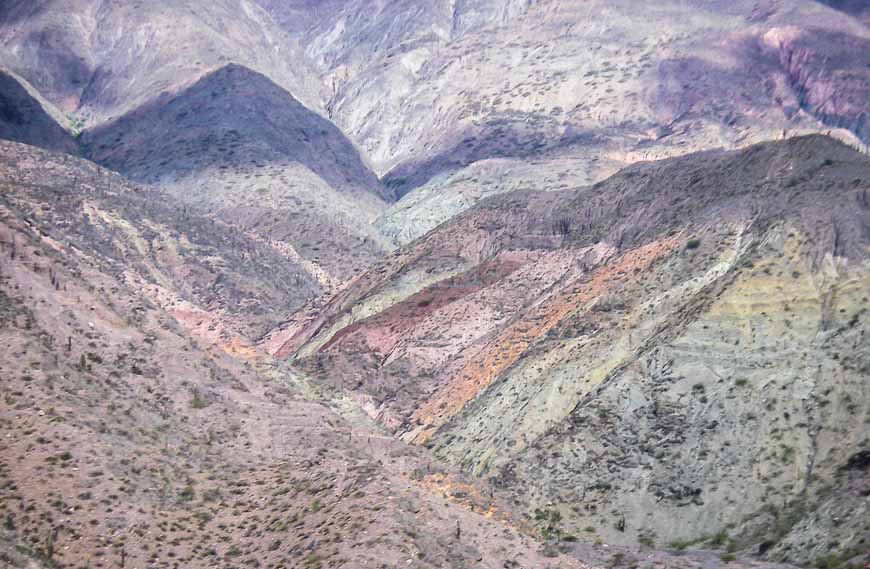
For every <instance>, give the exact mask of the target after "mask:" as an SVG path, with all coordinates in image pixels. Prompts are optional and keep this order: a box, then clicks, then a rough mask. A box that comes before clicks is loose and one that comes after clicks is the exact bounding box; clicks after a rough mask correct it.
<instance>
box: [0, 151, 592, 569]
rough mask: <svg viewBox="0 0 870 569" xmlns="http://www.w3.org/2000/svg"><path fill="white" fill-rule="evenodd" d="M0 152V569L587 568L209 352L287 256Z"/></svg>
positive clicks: (273, 370) (448, 481) (56, 165)
mask: <svg viewBox="0 0 870 569" xmlns="http://www.w3.org/2000/svg"><path fill="white" fill-rule="evenodd" d="M0 156H2V160H0V187H2V189H3V191H2V192H0V252H2V264H0V339H2V343H3V345H4V350H3V351H2V355H0V370H2V374H3V386H4V390H3V398H2V399H0V426H2V429H3V432H4V433H16V434H17V435H20V436H14V437H13V436H9V437H6V436H4V437H3V438H2V440H0V518H2V520H3V525H2V527H0V563H2V564H3V566H4V567H36V568H42V567H45V568H49V567H79V566H88V565H90V566H107V565H112V566H116V565H117V566H127V567H134V566H135V567H144V566H153V567H175V566H182V565H183V566H185V567H214V566H221V567H240V566H247V565H251V564H253V565H258V564H261V565H272V566H279V565H281V566H286V567H312V568H313V567H363V566H366V565H372V566H373V565H374V564H375V563H378V564H380V563H392V564H393V565H398V564H402V565H408V563H407V560H408V559H412V560H413V562H414V566H416V567H426V568H435V567H445V566H455V567H471V566H478V567H492V568H498V567H503V566H505V565H506V564H507V565H508V566H510V564H512V563H520V564H522V565H524V566H532V567H544V566H548V565H549V564H550V563H553V564H558V565H559V566H560V567H566V568H576V569H581V568H582V567H583V565H581V564H580V563H579V562H577V561H575V560H573V559H570V558H568V557H566V556H564V555H563V554H560V553H559V552H558V551H554V552H546V555H545V553H544V552H543V551H542V546H541V545H540V544H539V543H538V542H536V541H535V540H534V539H532V538H530V537H529V535H528V534H529V529H528V528H526V527H525V526H523V525H522V524H518V523H514V522H512V521H511V519H512V513H511V510H510V506H509V505H508V504H507V503H503V501H502V499H501V497H500V493H499V492H497V491H494V490H492V489H488V488H487V487H486V486H485V485H483V484H482V483H478V482H475V481H474V480H471V479H468V478H466V477H464V476H462V475H461V474H460V473H458V472H455V471H454V470H452V469H450V468H449V467H445V466H444V465H441V464H440V463H439V462H438V461H437V460H434V459H432V458H431V457H429V456H427V455H426V453H424V452H421V449H415V448H411V447H407V446H405V445H403V444H402V443H400V442H399V441H395V440H392V439H390V438H388V437H384V436H383V435H382V434H381V433H379V432H378V431H376V430H375V429H373V428H371V426H367V425H366V424H364V423H361V422H360V421H355V422H353V421H350V420H348V419H345V418H342V417H340V416H339V415H337V414H336V413H335V412H334V411H333V410H331V409H330V408H329V407H327V406H326V404H324V403H321V402H317V401H314V400H312V396H311V394H310V389H312V387H311V386H307V385H306V383H305V379H304V378H303V377H301V376H299V375H297V374H295V373H294V372H292V370H288V369H287V368H286V367H285V366H284V365H282V364H281V363H280V362H275V361H272V360H270V359H269V358H267V357H266V356H265V355H262V354H260V355H258V354H256V353H255V352H254V350H251V349H247V350H246V349H245V346H244V345H242V342H241V341H240V340H238V339H235V338H232V337H226V333H228V331H229V328H230V325H229V323H232V322H238V321H244V319H245V318H247V317H249V316H258V320H257V321H258V322H261V323H262V322H266V321H267V320H268V314H263V312H264V310H265V309H266V307H267V306H268V302H270V298H269V294H270V292H271V291H272V289H273V286H274V285H275V283H280V284H281V285H282V286H283V290H282V292H283V296H282V298H284V299H287V298H291V297H292V295H293V294H294V293H296V294H298V292H297V289H298V288H300V287H304V286H311V285H310V283H309V284H307V285H306V284H305V282H304V276H303V275H302V273H301V271H299V269H298V268H293V266H292V264H291V263H290V262H288V261H286V260H284V262H283V263H281V262H278V260H277V259H275V256H276V254H274V253H270V252H269V250H268V249H267V248H264V247H263V246H261V245H258V244H257V243H256V242H255V241H245V238H244V235H243V234H241V233H239V232H237V231H235V230H233V229H231V228H225V227H221V225H220V224H215V223H212V222H211V221H210V220H208V219H206V218H198V217H196V216H195V215H192V214H188V213H186V212H185V211H184V208H183V207H178V206H177V204H174V203H173V201H172V198H170V197H168V196H165V195H163V196H161V195H160V194H159V193H157V192H155V191H153V190H151V189H149V188H140V187H136V186H132V185H130V184H129V183H128V182H126V181H124V180H123V179H122V178H121V177H120V176H118V175H116V174H114V173H112V172H109V171H106V170H102V169H99V168H97V167H95V166H93V165H92V164H89V163H88V162H85V161H83V160H79V159H75V158H71V157H69V156H65V155H62V154H52V153H46V152H43V151H40V150H38V149H36V148H34V147H31V146H27V145H22V144H15V143H8V142H2V143H0ZM218 268H219V270H216V269H218ZM210 271H214V272H216V273H218V274H217V275H216V276H215V277H214V283H213V286H212V287H211V288H209V289H206V286H205V284H206V283H207V282H208V281H209V278H207V276H206V273H208V272H210ZM294 274H295V275H296V277H295V282H294ZM250 293H253V294H250ZM218 311H223V314H224V315H225V316H226V320H225V321H220V320H219V319H218V318H216V317H215V313H216V312H218ZM234 317H235V318H234ZM224 322H226V323H227V324H226V325H224Z"/></svg>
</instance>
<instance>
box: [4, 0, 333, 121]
mask: <svg viewBox="0 0 870 569" xmlns="http://www.w3.org/2000/svg"><path fill="white" fill-rule="evenodd" d="M0 61H2V62H3V63H5V64H6V65H7V66H8V67H9V68H10V69H12V70H13V71H15V72H16V73H18V74H19V75H21V76H22V77H24V78H25V79H26V80H27V81H29V82H30V83H31V84H33V86H34V87H36V88H37V89H38V90H39V91H40V93H42V95H43V96H44V97H45V98H46V99H48V100H49V101H51V102H52V103H54V104H55V105H57V106H58V107H59V108H61V109H62V110H63V111H65V112H70V113H75V115H76V118H77V119H78V120H80V121H81V122H82V123H84V124H85V125H88V126H93V125H95V124H100V123H102V122H105V121H106V120H107V119H110V118H112V117H118V116H120V115H122V114H124V113H126V112H129V111H131V110H133V109H135V108H137V107H140V106H142V105H144V104H146V103H148V102H150V101H152V100H153V99H155V98H156V97H158V96H159V95H161V94H162V93H172V92H174V91H175V90H177V89H178V88H179V87H182V86H184V85H186V84H189V83H190V82H191V81H192V80H195V78H196V77H198V76H201V75H204V74H206V73H209V72H210V71H213V70H214V69H216V68H219V67H222V66H224V65H226V64H228V63H233V62H234V63H238V64H241V65H244V66H246V67H249V68H251V69H255V70H257V71H260V72H262V73H266V74H267V75H268V76H269V77H270V78H272V80H273V81H275V82H276V83H278V84H280V85H281V86H282V87H284V88H285V89H288V90H291V91H292V92H293V94H294V95H295V96H296V97H297V98H298V99H300V100H302V101H303V102H304V103H305V104H306V105H308V106H317V105H318V104H319V102H320V100H321V96H320V94H319V92H320V89H321V87H320V85H321V84H320V81H319V78H318V77H317V74H316V72H315V71H314V70H312V69H311V68H310V66H309V65H308V64H307V63H306V58H305V56H304V54H302V53H301V50H300V48H299V46H298V45H297V44H296V43H295V41H294V40H293V39H292V38H289V37H288V36H287V34H286V33H284V32H282V31H281V30H280V29H279V28H278V27H277V26H276V25H274V23H273V22H272V20H271V19H270V18H269V17H268V16H267V15H266V14H265V13H264V12H263V11H262V10H261V9H260V8H259V7H258V6H257V5H256V4H255V3H253V2H251V1H249V0H217V1H215V2H208V3H203V2H198V1H196V0H156V1H152V2H140V3H129V2H107V1H105V0H69V1H66V2H54V1H53V0H6V1H4V2H3V6H2V9H0Z"/></svg>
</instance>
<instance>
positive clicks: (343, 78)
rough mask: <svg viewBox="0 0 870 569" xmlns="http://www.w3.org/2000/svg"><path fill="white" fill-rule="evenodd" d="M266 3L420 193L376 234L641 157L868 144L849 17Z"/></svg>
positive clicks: (340, 119) (398, 234)
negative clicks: (814, 140) (794, 141)
mask: <svg viewBox="0 0 870 569" xmlns="http://www.w3.org/2000/svg"><path fill="white" fill-rule="evenodd" d="M260 3H261V5H263V7H264V8H265V9H266V10H267V11H269V13H270V14H271V15H272V16H273V18H274V19H275V20H276V21H277V22H278V23H279V24H282V25H283V26H284V27H285V28H286V29H288V30H289V31H290V32H291V33H293V34H296V35H300V37H302V38H303V39H302V41H301V43H302V44H303V45H305V46H306V53H307V55H308V56H309V58H310V59H311V60H312V61H313V62H314V63H315V64H316V65H317V66H318V67H319V68H320V69H321V70H322V73H323V76H324V82H325V83H326V85H327V86H330V85H331V86H332V89H333V93H332V95H331V96H330V98H329V101H328V103H327V104H326V109H327V111H328V113H329V116H330V118H331V119H332V120H334V121H335V122H336V124H337V125H338V126H339V127H340V128H341V129H342V130H343V131H344V132H346V133H347V134H348V136H349V137H350V138H351V139H352V140H354V141H355V142H356V143H357V144H358V145H359V147H360V148H361V149H362V150H363V152H364V153H365V154H366V155H367V156H368V157H369V159H370V160H371V163H372V165H373V168H374V169H375V171H376V172H377V173H378V174H379V175H381V176H382V177H383V178H384V179H385V181H386V183H388V184H389V185H390V186H391V187H393V188H394V189H395V190H396V191H397V192H398V193H399V194H400V195H403V194H408V195H407V196H406V199H403V200H402V201H400V202H399V203H398V204H396V205H395V206H394V207H393V208H391V210H389V211H388V212H387V213H386V214H385V215H384V217H383V219H382V220H381V222H380V223H379V226H380V227H381V229H382V231H384V233H385V234H386V235H388V236H389V237H391V238H392V239H394V240H395V241H397V242H399V243H407V242H409V241H411V240H413V239H414V238H416V237H419V236H421V235H423V234H424V233H426V232H427V231H428V230H430V229H432V228H434V227H435V226H437V225H438V224H439V223H441V222H443V221H445V220H447V219H449V218H450V217H451V216H453V215H455V214H456V213H458V212H459V211H462V210H463V209H464V208H466V207H468V206H470V205H472V204H474V203H476V201H478V200H479V199H481V198H483V197H486V196H488V195H492V194H494V193H499V192H505V191H511V190H515V189H520V188H528V189H545V190H558V189H560V188H565V187H577V186H582V185H587V184H590V183H594V182H596V181H599V180H601V179H603V178H605V177H607V176H609V175H610V174H612V173H614V172H616V171H617V170H618V169H619V168H621V167H622V166H625V165H627V164H630V163H632V162H634V161H636V160H648V159H655V158H666V157H668V156H676V155H682V154H686V153H689V152H693V151H698V150H705V149H711V148H720V147H724V148H739V147H743V146H747V145H749V144H752V143H755V142H760V141H763V140H769V139H772V138H776V137H780V136H781V135H782V132H783V131H790V132H813V131H814V132H827V131H829V130H834V131H836V132H835V134H838V136H841V137H843V139H844V140H847V141H849V142H850V143H855V142H857V141H858V140H860V141H862V143H863V144H866V143H867V142H868V131H867V117H868V115H870V108H868V106H867V105H868V103H867V97H866V93H867V91H868V90H870V76H868V72H867V68H868V63H870V61H868V55H867V54H868V53H870V49H868V45H867V42H868V40H870V29H868V27H867V25H866V22H864V21H863V20H861V19H859V18H856V17H855V14H857V11H856V10H857V9H856V8H855V7H854V6H851V5H849V6H847V4H849V3H835V4H838V5H837V6H833V7H828V6H824V5H822V4H820V3H818V2H815V1H798V2H787V3H786V2H775V1H764V2H758V1H756V0H751V1H750V0H745V1H743V0H741V1H738V2H688V3H687V2H684V1H682V0H679V1H678V0H674V1H670V0H668V1H665V2H655V3H643V4H638V3H637V2H631V1H628V0H625V1H617V2H613V1H607V2H604V1H595V2H589V1H587V0H583V1H580V0H559V1H549V2H529V1H525V0H523V1H511V2H504V1H495V0H475V1H449V2H448V1H446V0H444V1H439V2H427V3H421V2H415V1H411V0H409V1H404V2H383V3H376V4H375V5H374V6H373V5H372V3H371V2H364V1H357V0H348V1H344V2H327V3H323V4H322V5H320V4H318V7H317V9H316V10H315V9H310V10H309V14H308V17H307V18H306V17H304V16H301V15H300V14H301V12H303V11H304V10H305V8H307V7H310V6H311V3H310V2H304V1H299V2H292V1H291V2H272V1H268V0H261V2H260ZM850 6H851V7H850ZM836 8H840V9H836Z"/></svg>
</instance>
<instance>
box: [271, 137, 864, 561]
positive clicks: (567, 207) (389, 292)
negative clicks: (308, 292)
mask: <svg viewBox="0 0 870 569" xmlns="http://www.w3.org/2000/svg"><path fill="white" fill-rule="evenodd" d="M868 179H870V160H868V159H867V158H866V157H865V156H863V155H861V154H859V153H857V152H855V151H854V150H851V149H849V148H847V147H846V146H845V145H843V144H841V143H839V142H836V141H834V140H832V139H829V138H825V137H822V136H810V137H800V138H795V139H790V140H786V141H782V142H776V143H765V144H761V145H757V146H753V147H750V148H748V149H746V150H742V151H737V152H731V153H726V152H721V151H718V152H707V153H702V154H698V155H692V156H688V157H685V158H679V159H672V160H668V161H664V162H652V163H646V164H639V165H636V166H632V167H630V168H627V169H625V170H623V171H622V172H620V173H619V174H617V175H615V176H613V177H612V178H609V179H608V180H606V181H604V182H602V183H599V184H596V185H594V186H590V187H587V188H583V189H580V190H570V191H569V190H566V191H561V192H528V191H525V192H523V191H519V192H512V193H507V194H504V195H501V196H497V197H494V198H490V199H488V200H484V201H483V202H481V203H480V204H478V205H477V206H476V207H474V208H472V209H470V210H469V211H467V212H466V213H464V214H462V215H460V216H458V217H457V218H456V219H455V220H454V221H452V222H450V223H447V224H445V225H443V226H441V227H439V228H438V229H436V230H435V231H433V232H432V233H430V234H429V235H427V236H426V237H424V238H423V239H421V240H419V241H417V242H415V243H413V244H411V245H410V246H408V247H406V248H404V249H402V250H401V251H400V253H399V254H398V255H396V256H393V257H391V258H390V259H388V260H386V261H384V262H383V263H381V264H379V265H377V266H376V267H374V268H373V269H371V270H370V271H368V272H367V273H366V274H364V275H363V276H362V277H360V278H359V279H358V280H357V281H356V282H355V283H354V284H353V286H351V287H349V288H348V289H346V290H345V291H343V292H342V293H340V294H339V295H337V296H336V297H335V298H334V299H333V300H332V302H331V303H330V304H329V305H328V307H327V309H326V310H324V312H323V313H322V314H321V315H320V317H319V318H318V319H315V320H314V321H312V322H311V323H309V324H307V325H306V326H303V327H301V329H298V330H296V331H295V334H294V335H292V336H291V337H289V338H288V339H287V342H286V343H285V345H284V346H283V348H282V349H280V350H277V351H276V353H277V354H278V355H285V354H295V357H296V359H297V360H298V361H299V363H300V364H301V365H302V366H303V368H304V369H305V370H307V371H308V372H309V373H311V374H314V375H316V376H317V377H319V378H320V379H321V381H323V382H327V383H331V384H333V385H336V386H337V387H339V388H342V389H344V390H347V392H348V393H350V394H352V396H353V397H354V398H356V400H358V401H359V402H360V404H362V405H363V406H364V407H365V408H366V409H368V410H369V413H370V414H371V415H372V416H373V417H375V418H376V419H378V420H379V421H381V422H382V423H383V424H384V425H385V426H387V427H388V428H390V429H391V430H392V431H394V432H395V433H396V435H397V436H399V437H400V438H404V439H405V440H407V441H409V442H414V443H417V444H423V445H425V446H427V447H430V448H432V449H434V451H435V452H436V454H437V455H439V456H441V457H443V458H446V459H447V460H449V461H450V462H452V463H454V464H457V465H461V466H463V467H464V468H465V469H466V470H468V471H470V472H474V473H475V474H477V475H480V476H483V477H487V478H491V479H492V480H494V481H495V483H496V484H499V485H501V487H503V488H505V489H510V491H511V493H512V494H513V495H514V497H515V500H516V501H518V502H519V503H522V504H524V506H525V507H526V509H527V512H528V513H529V515H530V516H532V515H533V514H534V512H536V511H537V512H558V515H559V518H560V519H561V524H562V526H561V528H560V530H561V531H563V532H565V533H571V534H575V535H576V534H577V533H579V532H581V531H582V530H583V528H586V527H593V528H595V530H594V531H595V533H596V534H597V535H599V536H600V537H601V538H602V539H604V540H605V541H607V542H610V543H637V542H641V543H655V544H658V545H660V546H668V545H669V544H671V543H698V544H701V543H707V544H710V543H713V542H716V543H719V544H720V545H725V544H726V542H728V543H732V545H731V547H732V548H737V549H742V550H745V551H752V552H758V551H761V552H762V553H764V554H765V555H766V556H768V557H770V558H773V559H780V560H792V561H799V562H802V563H806V562H808V561H811V560H814V559H816V558H822V557H825V556H826V555H829V554H837V555H848V554H849V552H852V551H855V552H857V551H858V550H860V549H861V548H862V547H863V545H864V544H865V543H866V539H867V535H868V530H870V528H868V527H867V525H866V518H867V516H866V513H867V500H866V496H865V497H862V492H866V488H867V486H866V484H867V483H868V479H867V476H866V470H862V468H863V467H860V466H858V467H849V466H848V465H849V464H853V465H854V464H861V462H860V460H857V459H854V458H853V457H854V456H856V453H860V452H866V447H867V443H868V441H867V438H866V428H865V427H866V420H867V413H868V405H870V401H868V399H867V393H866V389H864V387H865V385H866V378H867V373H868V371H870V370H868V368H867V365H866V362H867V361H868V354H867V353H866V352H867V342H866V332H867V329H866V322H867V320H866V315H867V310H868V302H870V301H868V298H870V294H868V293H870V273H868V252H870V249H868V246H870V231H868V230H870V202H868V190H870V188H868V186H867V181H868ZM834 512H837V513H836V514H835V513H834ZM835 518H836V520H835ZM824 535H827V536H828V537H827V538H823V537H822V536H824ZM729 540H730V541H729ZM759 548H760V550H759Z"/></svg>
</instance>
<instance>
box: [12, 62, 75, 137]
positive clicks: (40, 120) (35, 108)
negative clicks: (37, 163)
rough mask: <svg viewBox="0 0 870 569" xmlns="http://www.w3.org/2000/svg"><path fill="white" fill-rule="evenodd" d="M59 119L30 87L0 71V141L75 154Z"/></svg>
mask: <svg viewBox="0 0 870 569" xmlns="http://www.w3.org/2000/svg"><path fill="white" fill-rule="evenodd" d="M62 120H63V119H62V117H61V115H60V113H59V112H57V110H56V109H53V108H52V107H51V104H50V103H48V102H46V101H45V100H43V99H42V98H41V97H40V96H39V94H38V93H37V92H36V91H35V90H34V89H33V87H31V86H30V85H28V84H27V82H25V81H24V80H23V79H21V78H20V77H16V76H15V75H14V74H13V73H11V72H9V71H8V70H3V69H2V68H0V139H5V140H14V141H17V142H23V143H26V144H31V145H33V146H40V147H42V148H47V149H50V150H59V151H63V152H68V153H70V154H75V153H77V152H78V146H77V144H76V141H75V139H74V138H73V136H72V134H70V132H69V131H68V130H67V129H66V128H64V127H63V126H61V124H60V121H62Z"/></svg>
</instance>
